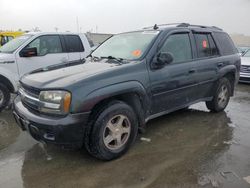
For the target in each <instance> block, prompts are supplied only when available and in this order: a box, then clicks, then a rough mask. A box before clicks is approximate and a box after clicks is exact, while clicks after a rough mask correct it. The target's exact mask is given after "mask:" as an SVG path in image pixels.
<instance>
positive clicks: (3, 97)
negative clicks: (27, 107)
mask: <svg viewBox="0 0 250 188" xmlns="http://www.w3.org/2000/svg"><path fill="white" fill-rule="evenodd" d="M9 101H10V91H9V89H8V88H7V87H6V86H5V85H4V84H2V83H0V112H1V111H2V110H3V109H4V108H5V107H6V106H8V104H9Z"/></svg>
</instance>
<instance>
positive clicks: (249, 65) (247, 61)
mask: <svg viewBox="0 0 250 188" xmlns="http://www.w3.org/2000/svg"><path fill="white" fill-rule="evenodd" d="M239 81H240V82H245V83H250V50H248V51H247V52H245V53H244V54H243V56H242V57H241V68H240V80H239Z"/></svg>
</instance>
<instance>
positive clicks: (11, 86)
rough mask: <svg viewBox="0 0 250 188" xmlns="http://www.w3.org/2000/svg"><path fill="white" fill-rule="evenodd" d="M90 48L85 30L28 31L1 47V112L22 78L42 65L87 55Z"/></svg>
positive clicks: (74, 59) (64, 61)
mask: <svg viewBox="0 0 250 188" xmlns="http://www.w3.org/2000/svg"><path fill="white" fill-rule="evenodd" d="M90 52H91V44H90V42H89V40H88V38H87V36H86V35H85V34H75V33H68V32H67V33H58V32H53V33H47V32H46V33H45V32H39V33H27V34H25V35H22V36H20V37H18V38H15V39H13V40H12V41H10V42H9V43H7V44H5V45H4V46H2V47H1V48H0V112H1V111H2V110H3V109H4V108H5V107H6V106H7V105H8V104H9V100H10V94H11V93H15V92H16V91H17V89H18V85H19V79H20V78H21V77H22V76H23V75H24V74H27V73H29V72H31V71H34V70H36V69H39V68H43V67H47V66H51V65H56V64H60V63H68V62H72V61H77V60H80V59H84V58H85V57H86V56H87V55H89V54H90Z"/></svg>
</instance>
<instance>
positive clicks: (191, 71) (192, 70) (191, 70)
mask: <svg viewBox="0 0 250 188" xmlns="http://www.w3.org/2000/svg"><path fill="white" fill-rule="evenodd" d="M195 72H196V70H195V69H190V70H189V71H188V73H189V74H193V73H195Z"/></svg>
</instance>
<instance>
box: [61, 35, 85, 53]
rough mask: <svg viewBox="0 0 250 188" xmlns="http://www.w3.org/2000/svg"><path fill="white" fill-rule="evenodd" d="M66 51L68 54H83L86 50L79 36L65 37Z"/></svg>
mask: <svg viewBox="0 0 250 188" xmlns="http://www.w3.org/2000/svg"><path fill="white" fill-rule="evenodd" d="M64 37H65V42H66V49H67V52H69V53H73V52H83V51H84V48H83V45H82V41H81V39H80V37H79V36H77V35H65V36H64Z"/></svg>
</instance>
